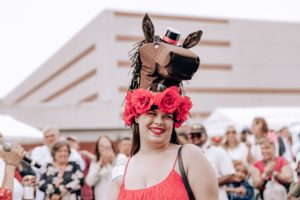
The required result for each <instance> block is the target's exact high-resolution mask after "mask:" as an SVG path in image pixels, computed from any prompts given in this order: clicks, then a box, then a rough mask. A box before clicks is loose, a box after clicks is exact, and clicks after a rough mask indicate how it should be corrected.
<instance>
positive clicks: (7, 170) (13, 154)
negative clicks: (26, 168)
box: [0, 133, 25, 200]
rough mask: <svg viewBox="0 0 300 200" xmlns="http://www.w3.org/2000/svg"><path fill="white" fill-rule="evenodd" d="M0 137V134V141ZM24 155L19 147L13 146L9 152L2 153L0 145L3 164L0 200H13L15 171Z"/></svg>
mask: <svg viewBox="0 0 300 200" xmlns="http://www.w3.org/2000/svg"><path fill="white" fill-rule="evenodd" d="M1 137H2V135H1V133H0V139H1ZM24 155H25V151H24V149H23V148H22V147H21V146H20V145H13V146H12V148H11V150H10V151H9V152H7V151H4V150H3V149H2V146H1V145H0V158H2V159H3V160H4V163H5V167H4V177H3V182H2V185H1V187H0V199H3V200H12V199H13V189H14V177H15V170H16V168H17V166H18V165H19V163H20V161H21V160H22V158H23V157H24ZM1 176H2V175H1Z"/></svg>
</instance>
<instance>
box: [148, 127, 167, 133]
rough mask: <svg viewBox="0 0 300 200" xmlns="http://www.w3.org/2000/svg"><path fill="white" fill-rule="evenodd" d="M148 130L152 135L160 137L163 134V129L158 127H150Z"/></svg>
mask: <svg viewBox="0 0 300 200" xmlns="http://www.w3.org/2000/svg"><path fill="white" fill-rule="evenodd" d="M149 129H150V131H151V132H152V133H154V134H155V135H161V134H162V133H164V132H165V129H163V128H159V127H150V128H149Z"/></svg>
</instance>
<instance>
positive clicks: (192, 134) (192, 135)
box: [190, 133, 201, 139]
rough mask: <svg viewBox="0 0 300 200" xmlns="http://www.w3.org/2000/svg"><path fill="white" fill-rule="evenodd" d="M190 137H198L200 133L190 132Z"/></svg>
mask: <svg viewBox="0 0 300 200" xmlns="http://www.w3.org/2000/svg"><path fill="white" fill-rule="evenodd" d="M190 137H191V139H194V138H200V137H201V133H190Z"/></svg>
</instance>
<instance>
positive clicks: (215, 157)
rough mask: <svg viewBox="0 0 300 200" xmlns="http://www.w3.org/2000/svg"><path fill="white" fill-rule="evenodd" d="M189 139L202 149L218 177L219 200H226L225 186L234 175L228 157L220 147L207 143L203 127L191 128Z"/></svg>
mask: <svg viewBox="0 0 300 200" xmlns="http://www.w3.org/2000/svg"><path fill="white" fill-rule="evenodd" d="M189 138H190V140H191V143H192V144H194V145H197V146H199V147H200V148H201V149H202V151H203V153H204V155H205V156H206V158H207V159H208V161H209V162H210V164H211V165H212V167H213V169H214V171H215V173H216V175H217V177H218V182H219V199H220V200H228V197H227V194H226V191H225V185H226V184H228V183H231V182H233V181H234V176H235V173H236V172H235V169H234V166H233V164H232V162H231V160H230V158H229V156H228V155H227V153H226V152H225V151H224V150H223V149H221V148H220V147H216V146H214V145H211V144H210V143H209V142H207V141H208V135H207V132H206V129H205V127H204V126H203V125H201V124H195V125H193V126H191V131H190V134H189Z"/></svg>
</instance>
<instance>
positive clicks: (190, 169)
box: [182, 144, 219, 200]
mask: <svg viewBox="0 0 300 200" xmlns="http://www.w3.org/2000/svg"><path fill="white" fill-rule="evenodd" d="M182 161H183V165H184V168H185V171H186V173H187V177H188V181H189V184H190V186H191V189H192V191H193V194H194V196H195V199H205V200H218V199H219V191H218V180H217V177H216V175H215V173H214V171H213V168H212V166H211V165H210V163H209V161H208V160H207V159H206V157H205V156H204V155H203V153H202V152H201V149H200V148H199V147H197V146H195V145H190V144H187V145H185V146H184V147H183V149H182Z"/></svg>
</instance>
